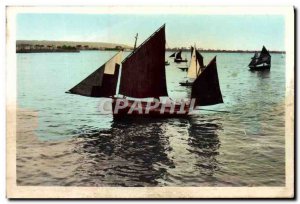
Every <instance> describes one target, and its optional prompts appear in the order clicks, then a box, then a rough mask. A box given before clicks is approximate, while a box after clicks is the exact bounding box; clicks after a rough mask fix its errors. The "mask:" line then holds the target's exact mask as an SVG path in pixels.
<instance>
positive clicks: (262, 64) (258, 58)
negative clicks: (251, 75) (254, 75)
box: [248, 46, 271, 71]
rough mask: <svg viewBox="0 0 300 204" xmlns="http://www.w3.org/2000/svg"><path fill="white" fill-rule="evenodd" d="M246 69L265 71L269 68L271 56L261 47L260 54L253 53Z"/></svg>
mask: <svg viewBox="0 0 300 204" xmlns="http://www.w3.org/2000/svg"><path fill="white" fill-rule="evenodd" d="M248 67H249V68H250V70H256V71H259V70H266V69H270V68H271V55H270V53H269V52H268V50H267V49H266V48H265V46H263V48H262V50H261V52H260V54H258V52H255V53H254V56H253V57H252V58H251V62H250V63H249V65H248Z"/></svg>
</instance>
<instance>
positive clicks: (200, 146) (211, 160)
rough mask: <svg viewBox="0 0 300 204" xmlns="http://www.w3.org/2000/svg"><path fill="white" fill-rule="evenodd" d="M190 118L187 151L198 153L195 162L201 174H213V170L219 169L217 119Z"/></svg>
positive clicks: (218, 126) (218, 127)
mask: <svg viewBox="0 0 300 204" xmlns="http://www.w3.org/2000/svg"><path fill="white" fill-rule="evenodd" d="M193 120H194V119H193V118H192V119H191V120H190V122H191V126H190V128H189V136H190V138H189V140H188V141H189V142H188V144H189V146H190V147H191V148H190V149H189V152H191V153H193V154H196V155H198V160H197V163H196V166H197V168H198V169H199V170H200V172H201V174H205V175H208V176H213V174H214V172H215V171H218V170H219V166H218V161H217V159H216V156H217V155H219V147H220V140H219V138H218V130H219V129H221V125H220V124H218V122H217V121H214V120H212V121H205V120H197V122H196V123H195V121H193Z"/></svg>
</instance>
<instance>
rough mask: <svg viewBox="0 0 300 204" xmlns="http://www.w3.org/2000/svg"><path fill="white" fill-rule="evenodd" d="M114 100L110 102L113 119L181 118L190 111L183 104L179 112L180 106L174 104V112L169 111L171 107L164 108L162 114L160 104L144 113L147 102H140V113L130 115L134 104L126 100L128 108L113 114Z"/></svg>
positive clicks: (132, 112)
mask: <svg viewBox="0 0 300 204" xmlns="http://www.w3.org/2000/svg"><path fill="white" fill-rule="evenodd" d="M116 99H117V98H114V99H113V101H112V111H113V117H114V118H125V117H143V118H144V117H151V118H182V117H187V116H188V114H189V111H190V105H188V104H185V105H184V108H183V110H181V109H180V108H181V104H176V105H175V108H174V110H171V107H165V109H164V111H163V113H161V106H162V105H163V104H162V103H160V104H159V106H158V107H156V108H149V111H148V113H147V111H146V106H147V102H141V104H142V109H141V110H142V111H141V112H140V111H138V110H133V111H131V113H130V109H131V106H132V105H133V103H134V100H127V101H128V106H127V107H125V108H123V109H119V110H118V112H115V109H116V102H117V100H116ZM119 100H120V99H119ZM124 100H126V99H124Z"/></svg>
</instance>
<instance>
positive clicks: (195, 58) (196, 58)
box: [179, 46, 205, 86]
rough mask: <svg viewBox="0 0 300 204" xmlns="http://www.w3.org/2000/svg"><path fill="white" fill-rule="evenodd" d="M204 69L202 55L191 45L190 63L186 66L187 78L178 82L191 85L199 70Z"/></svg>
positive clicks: (199, 72) (182, 84)
mask: <svg viewBox="0 0 300 204" xmlns="http://www.w3.org/2000/svg"><path fill="white" fill-rule="evenodd" d="M204 69H205V66H204V63H203V56H202V55H201V54H200V53H199V51H198V50H197V49H196V46H195V48H193V47H192V56H191V61H190V65H189V68H188V73H187V78H188V80H186V81H184V82H179V84H180V85H181V86H192V85H193V82H194V80H195V79H196V78H197V77H198V76H199V75H200V74H201V72H202V71H203V70H204Z"/></svg>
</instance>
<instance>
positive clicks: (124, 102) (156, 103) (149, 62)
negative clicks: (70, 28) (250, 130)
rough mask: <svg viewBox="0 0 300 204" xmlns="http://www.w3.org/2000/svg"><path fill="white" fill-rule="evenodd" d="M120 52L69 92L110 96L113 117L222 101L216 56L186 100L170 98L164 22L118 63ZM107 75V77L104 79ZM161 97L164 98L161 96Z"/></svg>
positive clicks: (174, 111)
mask: <svg viewBox="0 0 300 204" xmlns="http://www.w3.org/2000/svg"><path fill="white" fill-rule="evenodd" d="M120 56H121V52H119V53H117V54H116V55H115V56H114V57H112V58H111V59H110V60H109V61H108V62H106V63H105V64H104V65H102V66H101V67H100V68H99V69H97V70H96V71H95V72H94V73H92V74H91V75H90V76H88V77H87V78H86V79H84V80H83V81H82V82H80V83H79V84H78V85H76V86H75V87H74V88H72V89H71V90H70V91H69V93H73V94H79V95H85V96H92V97H109V98H112V112H113V116H114V117H115V118H119V117H124V116H150V117H183V116H187V115H188V114H189V112H190V111H192V110H193V109H194V107H195V106H199V105H201V106H205V105H213V104H217V103H223V99H222V94H221V91H220V87H219V80H218V74H217V67H216V58H214V59H213V60H212V61H211V62H210V64H209V65H208V66H207V67H206V69H205V70H204V71H203V73H204V74H201V75H199V76H198V77H197V78H196V80H195V82H194V83H193V86H192V98H191V99H190V100H188V101H181V102H174V101H172V100H170V99H169V97H168V92H167V85H166V74H165V25H163V26H162V27H160V28H159V29H158V30H157V31H156V32H154V33H153V34H152V35H151V36H150V37H149V38H148V39H147V40H145V41H144V42H143V43H142V44H141V45H140V46H139V47H137V48H136V49H135V50H133V51H132V53H131V54H129V55H128V56H127V57H126V58H125V59H124V60H123V61H122V62H121V63H120V61H121V60H120ZM120 65H121V68H119V67H120ZM119 70H120V71H119ZM108 75H109V76H108ZM108 77H109V80H105V79H106V78H108ZM108 85H110V86H111V87H109V88H108V91H104V90H103V88H104V87H108ZM117 85H119V87H117ZM94 89H95V91H93V90H94ZM114 91H115V92H114ZM95 93H97V94H95ZM165 98H167V99H168V100H163V99H165Z"/></svg>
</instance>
